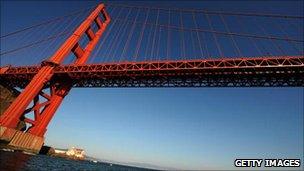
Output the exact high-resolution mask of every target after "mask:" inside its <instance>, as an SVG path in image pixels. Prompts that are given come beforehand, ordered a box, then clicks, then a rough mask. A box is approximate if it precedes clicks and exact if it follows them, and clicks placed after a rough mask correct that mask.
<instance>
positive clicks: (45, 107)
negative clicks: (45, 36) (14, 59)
mask: <svg viewBox="0 0 304 171" xmlns="http://www.w3.org/2000/svg"><path fill="white" fill-rule="evenodd" d="M109 22H110V17H109V15H108V14H107V12H106V10H105V6H104V4H99V5H98V6H97V7H96V8H95V9H94V10H93V12H92V13H91V14H90V15H89V16H88V17H87V18H86V19H85V20H84V21H83V22H82V23H81V24H80V26H79V27H78V28H77V29H76V30H75V31H74V32H73V34H72V35H71V36H70V37H69V38H68V39H67V40H66V41H65V42H64V43H63V44H62V45H61V46H60V47H59V49H58V50H57V51H56V52H55V53H54V55H53V56H51V57H50V59H48V60H46V61H43V62H42V63H41V68H40V70H39V72H38V73H37V74H36V75H35V76H34V77H33V79H32V80H31V81H30V83H29V84H28V85H27V86H26V87H25V89H24V90H23V91H22V92H21V93H20V95H18V97H17V98H16V99H15V100H14V101H13V103H12V104H11V105H10V106H9V107H8V108H7V109H6V111H5V112H4V114H3V115H1V116H0V140H1V141H2V142H6V143H7V145H8V147H10V148H12V149H17V150H23V151H28V152H32V153H38V152H39V151H40V149H41V147H42V145H43V143H44V134H45V132H46V130H47V126H48V124H49V122H50V121H51V119H52V117H53V116H54V114H55V112H56V110H57V109H58V107H59V106H60V104H61V102H62V100H63V99H64V97H65V96H66V95H67V94H68V93H69V91H70V89H71V88H72V80H71V81H70V82H67V81H66V80H65V81H62V80H58V79H56V78H53V71H54V68H55V67H56V66H58V65H61V64H62V62H63V61H64V59H65V58H66V57H67V56H68V55H69V54H70V53H73V54H74V55H75V57H76V58H75V60H74V61H73V63H72V64H73V65H80V64H85V63H86V61H87V59H88V57H89V56H90V54H91V52H92V51H93V49H94V47H95V46H96V44H97V43H98V41H99V39H100V38H101V36H102V34H103V33H104V31H105V29H106V28H107V26H108V24H109ZM93 24H96V26H97V28H98V29H97V31H94V30H93ZM82 36H87V37H88V39H89V42H88V43H87V45H85V47H81V45H80V43H79V41H80V39H81V38H82ZM1 72H2V71H1ZM46 90H48V91H46ZM30 112H34V119H30V118H28V117H27V114H28V113H30ZM20 121H22V122H25V123H27V124H28V125H30V127H29V128H28V129H26V130H24V131H23V130H18V129H17V126H18V123H19V122H20Z"/></svg>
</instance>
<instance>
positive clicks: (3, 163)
mask: <svg viewBox="0 0 304 171" xmlns="http://www.w3.org/2000/svg"><path fill="white" fill-rule="evenodd" d="M31 157H32V156H31V155H27V154H24V153H22V152H6V151H0V170H24V169H25V166H26V164H27V162H28V161H29V160H30V159H31Z"/></svg>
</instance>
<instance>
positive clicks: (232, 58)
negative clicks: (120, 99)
mask: <svg viewBox="0 0 304 171" xmlns="http://www.w3.org/2000/svg"><path fill="white" fill-rule="evenodd" d="M303 42H304V40H303V16H288V15H278V14H260V13H235V12H222V11H221V12H216V11H205V10H197V9H195V10H194V9H175V8H157V7H140V6H129V5H120V4H110V3H109V4H107V5H106V6H105V5H104V4H100V5H98V6H97V7H94V8H93V9H92V8H88V9H83V10H80V11H76V12H73V13H70V14H68V15H65V16H61V17H58V18H54V19H51V20H48V21H44V22H41V23H37V24H34V25H32V26H29V27H26V28H22V29H20V30H17V31H14V32H10V33H8V34H5V35H1V44H2V45H1V70H0V81H1V85H2V86H4V87H6V88H7V89H10V90H11V91H17V90H16V89H18V90H21V92H20V94H19V93H18V94H19V95H18V96H17V97H16V99H14V100H13V102H12V103H11V104H10V105H9V106H8V107H7V109H6V110H5V112H4V113H3V114H2V115H1V116H0V140H1V141H2V142H6V143H7V145H8V146H9V147H11V148H13V149H19V150H25V151H30V152H34V153H37V152H39V150H40V148H41V147H42V145H43V142H44V134H45V132H46V129H47V125H48V124H49V122H50V121H51V119H52V117H53V116H54V114H55V112H56V110H57V109H58V107H59V106H60V104H61V102H62V100H63V99H64V97H65V96H66V95H67V94H68V93H69V91H70V90H71V88H72V87H264V86H270V87H274V86H277V87H283V86H290V87H303V86H304V74H303V73H304V56H303V53H304V52H303ZM25 65H26V66H25ZM20 122H24V123H26V125H28V126H27V127H21V128H20V126H19V125H20Z"/></svg>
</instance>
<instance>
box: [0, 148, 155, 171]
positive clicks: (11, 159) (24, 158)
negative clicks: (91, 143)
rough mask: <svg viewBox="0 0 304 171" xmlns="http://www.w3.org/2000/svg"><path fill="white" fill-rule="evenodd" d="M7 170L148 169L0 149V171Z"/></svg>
mask: <svg viewBox="0 0 304 171" xmlns="http://www.w3.org/2000/svg"><path fill="white" fill-rule="evenodd" d="M2 170H3V171H9V170H30V171H32V170H39V171H40V170H105V171H116V170H117V171H148V170H150V169H144V168H137V167H131V166H122V165H116V164H113V165H111V164H109V163H101V162H98V163H94V162H91V161H76V160H69V159H65V158H59V157H51V156H46V155H28V154H24V153H21V152H7V151H1V150H0V171H2Z"/></svg>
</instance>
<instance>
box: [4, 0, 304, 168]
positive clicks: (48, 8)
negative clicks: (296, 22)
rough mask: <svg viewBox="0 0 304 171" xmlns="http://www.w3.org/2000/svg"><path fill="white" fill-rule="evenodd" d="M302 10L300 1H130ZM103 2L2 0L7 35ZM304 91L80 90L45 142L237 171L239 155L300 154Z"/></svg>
mask: <svg viewBox="0 0 304 171" xmlns="http://www.w3.org/2000/svg"><path fill="white" fill-rule="evenodd" d="M127 3H132V4H139V5H147V4H152V5H163V6H176V7H192V8H193V7H199V8H207V9H209V10H219V9H220V10H227V11H244V12H246V11H249V12H252V11H259V12H269V13H283V14H292V15H303V10H301V7H302V6H303V2H301V1H268V2H263V1H250V2H248V1H246V2H241V1H231V2H228V1H225V2H223V1H215V2H211V1H205V2H202V3H198V2H187V3H186V2H181V1H178V3H177V2H174V1H169V2H164V3H160V2H154V3H152V2H127ZM94 4H97V2H95V1H55V2H54V1H53V2H51V1H43V2H40V1H32V2H21V1H13V2H8V1H1V34H4V33H8V32H10V30H16V29H18V28H21V27H23V26H27V25H30V24H32V23H37V22H39V21H42V20H44V19H48V18H52V17H56V16H61V15H63V14H66V13H69V12H71V11H75V10H78V9H80V8H84V7H90V6H92V5H94ZM303 93H304V92H303V88H140V89H136V88H126V89H123V88H117V89H109V88H74V89H72V91H71V92H70V93H69V95H68V96H66V98H65V100H64V102H63V104H62V105H61V107H60V108H59V110H58V111H57V112H56V115H55V117H54V118H53V120H52V122H51V124H50V125H49V127H48V131H47V134H46V144H47V145H50V146H55V147H59V148H67V147H71V146H77V147H80V148H84V149H85V150H86V153H87V154H88V155H90V156H94V157H97V158H101V159H107V160H113V161H119V162H129V163H148V164H153V165H157V166H161V167H169V168H179V169H227V168H228V169H229V168H230V169H234V166H233V161H234V159H236V158H301V159H302V162H303V122H304V121H303V113H304V109H303Z"/></svg>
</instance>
